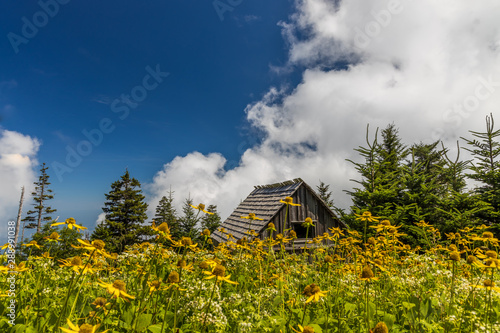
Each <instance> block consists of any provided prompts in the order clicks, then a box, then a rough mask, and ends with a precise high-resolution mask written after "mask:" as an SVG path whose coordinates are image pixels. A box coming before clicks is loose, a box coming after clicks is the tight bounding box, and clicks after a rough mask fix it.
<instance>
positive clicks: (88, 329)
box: [59, 319, 109, 333]
mask: <svg viewBox="0 0 500 333" xmlns="http://www.w3.org/2000/svg"><path fill="white" fill-rule="evenodd" d="M68 326H69V327H70V328H69V329H68V328H64V327H59V328H60V329H61V330H62V331H63V332H65V333H95V332H96V330H97V329H98V328H99V326H100V325H95V326H92V325H90V324H82V325H81V326H78V325H74V324H73V323H72V322H71V321H70V320H69V319H68ZM107 331H109V330H105V331H103V332H101V333H104V332H107Z"/></svg>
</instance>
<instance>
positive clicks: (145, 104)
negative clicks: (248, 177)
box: [0, 0, 293, 224]
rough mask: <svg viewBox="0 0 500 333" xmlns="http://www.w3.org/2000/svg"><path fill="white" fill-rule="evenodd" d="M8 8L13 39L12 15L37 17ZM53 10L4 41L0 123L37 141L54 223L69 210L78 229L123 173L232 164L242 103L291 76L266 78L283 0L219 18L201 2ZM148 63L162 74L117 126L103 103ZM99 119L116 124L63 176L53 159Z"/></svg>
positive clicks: (275, 53) (144, 175)
mask: <svg viewBox="0 0 500 333" xmlns="http://www.w3.org/2000/svg"><path fill="white" fill-rule="evenodd" d="M47 3H49V2H47ZM53 3H54V2H53ZM55 3H57V2H55ZM57 4H58V3H57ZM4 6H5V4H4ZM7 6H8V10H3V11H2V14H1V15H2V17H1V21H2V22H3V24H2V28H1V29H2V30H1V34H0V35H2V36H6V35H7V34H8V33H10V32H13V33H15V34H17V35H18V36H23V34H22V27H23V25H24V22H23V21H22V17H26V18H28V20H29V21H30V22H33V16H34V15H36V13H37V12H40V11H41V10H42V8H41V7H40V6H39V4H37V3H36V2H34V1H32V2H14V1H9V2H8V5H7ZM58 6H59V7H60V8H59V10H58V13H57V15H55V16H54V17H53V18H50V20H49V22H48V23H47V24H46V25H45V26H43V27H40V28H39V29H38V30H39V31H38V33H37V34H36V35H35V36H34V37H33V38H31V39H29V42H28V43H27V44H24V43H22V44H19V45H17V39H15V41H16V42H15V43H14V44H15V47H13V46H12V45H11V43H10V41H9V39H8V38H3V39H2V47H1V48H0V50H1V51H0V58H1V60H2V61H1V62H0V81H2V82H11V85H10V86H6V87H4V89H2V96H1V98H2V103H3V104H4V105H10V107H8V108H7V109H4V110H3V112H2V114H1V116H2V121H1V123H0V126H2V128H3V129H8V130H10V131H16V132H20V133H23V134H25V135H29V136H31V137H35V138H37V139H38V140H39V141H40V142H41V146H40V149H39V151H38V154H37V159H38V161H39V162H40V163H41V162H45V163H47V164H48V165H49V167H50V169H49V175H50V176H51V181H52V186H51V188H52V189H53V190H54V192H55V199H54V200H53V201H52V202H51V204H52V206H53V207H54V208H57V209H58V213H57V215H59V214H62V216H61V218H65V217H67V216H68V215H71V214H75V215H76V214H79V215H80V216H81V220H83V221H81V222H83V223H84V224H91V223H93V222H94V221H95V215H96V209H98V210H99V207H100V206H102V203H103V200H104V193H105V192H107V191H108V190H109V186H110V184H111V182H112V181H114V180H116V179H118V178H119V177H120V176H121V175H122V174H123V172H124V170H125V168H128V169H129V170H130V172H131V173H132V175H133V176H134V177H136V178H138V179H140V180H150V179H151V178H152V177H153V175H154V173H156V172H157V171H158V170H159V169H161V167H162V165H163V164H164V163H166V162H168V161H169V160H171V159H173V158H174V157H175V156H177V155H185V154H187V153H189V152H191V151H193V150H197V151H199V152H201V153H210V152H213V151H218V152H221V153H222V154H224V155H226V156H227V157H228V158H229V159H231V160H237V159H238V158H239V154H240V153H239V151H238V149H241V147H240V148H239V145H240V143H241V142H242V141H244V140H245V138H247V141H248V142H251V141H253V140H256V138H253V135H254V134H253V133H251V131H249V128H248V123H247V122H246V121H245V118H244V113H243V112H242V111H243V110H244V109H245V107H246V105H247V104H249V103H251V102H252V101H253V100H255V99H258V98H260V97H261V96H262V94H263V93H265V91H266V90H267V88H268V87H269V86H270V85H272V84H275V83H276V82H279V83H280V84H281V82H287V81H293V75H278V74H276V73H273V72H271V71H270V66H271V65H273V66H283V64H285V63H286V61H287V50H286V48H285V45H284V41H283V39H282V37H281V29H280V27H279V26H278V25H277V23H278V22H279V21H282V20H286V19H287V17H288V15H290V12H291V10H292V7H291V3H290V2H289V1H288V0H280V1H272V2H269V1H243V2H241V4H240V5H239V6H236V7H233V6H231V7H233V8H234V9H233V10H232V11H225V12H221V14H222V17H223V18H224V20H223V21H221V20H220V16H219V13H218V12H217V10H216V9H215V7H214V6H213V4H212V3H211V2H210V1H205V2H201V3H200V2H195V1H146V2H127V3H125V4H124V3H120V4H118V3H117V2H112V3H106V2H98V1H91V2H90V3H89V2H86V3H82V2H78V1H71V2H69V3H67V4H64V5H61V4H58ZM50 8H54V7H50ZM15 48H18V50H19V52H18V53H16V52H15ZM148 66H149V67H150V68H152V69H154V70H156V67H157V66H158V67H159V68H160V71H161V72H168V73H169V76H168V77H166V78H164V79H163V82H161V83H160V84H158V86H157V88H156V89H154V90H152V91H149V92H148V94H147V97H146V98H145V99H144V101H141V102H140V103H138V104H139V105H138V106H137V107H136V108H135V109H132V108H130V115H129V116H128V117H126V118H125V119H123V120H122V119H120V116H121V115H122V113H114V112H113V111H112V109H111V105H110V103H111V102H112V101H113V100H115V99H116V98H120V96H121V95H122V94H125V95H130V93H131V89H132V88H134V87H136V86H137V85H141V84H142V80H143V78H144V76H145V75H147V74H148V72H147V70H146V67H148ZM151 82H152V83H151V84H153V83H154V82H155V80H154V79H152V80H151ZM119 105H121V106H123V105H126V104H124V103H122V104H119ZM105 118H107V119H110V121H112V125H111V126H112V127H113V128H115V129H114V130H113V131H112V132H111V133H105V134H104V135H103V138H102V143H100V144H99V145H98V146H95V145H93V147H92V153H91V154H89V155H88V156H84V157H83V158H82V162H81V163H80V164H79V165H78V166H77V167H74V168H71V169H72V170H73V171H72V172H65V169H62V170H61V171H60V172H57V170H54V168H53V163H54V162H58V163H61V164H63V165H67V163H66V162H65V159H66V156H67V155H68V151H67V149H66V147H70V148H72V149H75V150H76V149H77V145H78V143H79V142H81V141H82V140H87V138H86V137H85V136H84V134H83V133H82V131H84V130H87V131H92V130H94V129H98V128H99V122H100V121H101V120H102V119H105ZM97 138H99V135H97V137H96V139H97ZM54 167H55V164H54ZM56 169H57V168H56ZM58 173H59V175H60V177H59V176H58ZM70 198H71V199H70ZM68 199H69V200H68ZM26 203H30V202H29V201H27V202H26ZM71 216H72V215H71ZM89 220H90V221H89ZM89 222H90V223H89Z"/></svg>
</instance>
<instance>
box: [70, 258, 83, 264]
mask: <svg viewBox="0 0 500 333" xmlns="http://www.w3.org/2000/svg"><path fill="white" fill-rule="evenodd" d="M71 265H72V266H81V265H83V262H82V259H81V258H80V257H74V258H73V259H71Z"/></svg>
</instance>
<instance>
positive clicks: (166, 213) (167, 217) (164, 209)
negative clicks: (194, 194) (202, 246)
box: [154, 190, 180, 238]
mask: <svg viewBox="0 0 500 333" xmlns="http://www.w3.org/2000/svg"><path fill="white" fill-rule="evenodd" d="M173 193H174V192H173V191H172V190H170V191H169V193H168V197H167V196H163V197H162V198H161V199H160V202H159V203H158V206H157V207H156V215H155V217H154V220H155V222H156V225H160V224H162V223H163V222H165V223H167V224H168V226H169V228H170V233H171V235H172V236H173V237H174V238H178V237H179V236H180V228H179V222H178V221H177V212H176V210H175V207H174V206H173V201H174V197H173Z"/></svg>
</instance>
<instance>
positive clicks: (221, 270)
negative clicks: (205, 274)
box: [212, 265, 226, 277]
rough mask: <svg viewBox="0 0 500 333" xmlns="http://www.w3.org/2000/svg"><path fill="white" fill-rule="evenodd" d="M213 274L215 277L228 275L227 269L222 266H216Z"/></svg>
mask: <svg viewBox="0 0 500 333" xmlns="http://www.w3.org/2000/svg"><path fill="white" fill-rule="evenodd" d="M212 274H213V275H215V276H221V277H224V275H225V274H226V268H225V267H224V266H222V265H217V266H215V268H214V270H213V272H212Z"/></svg>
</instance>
